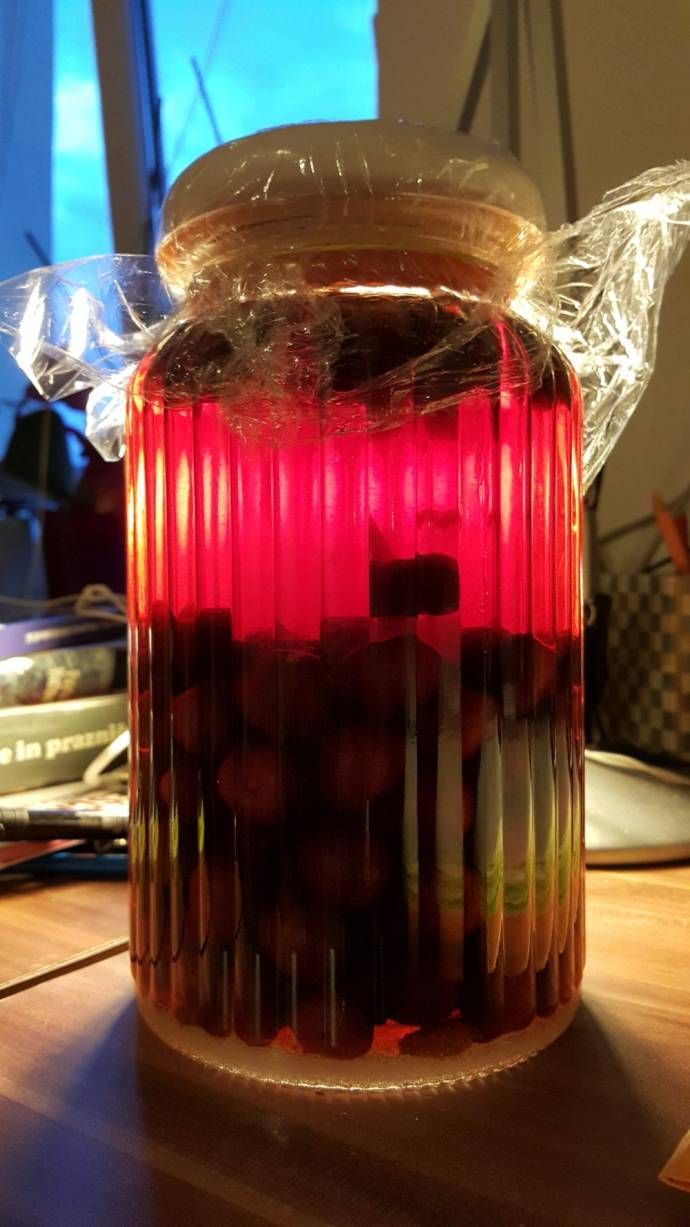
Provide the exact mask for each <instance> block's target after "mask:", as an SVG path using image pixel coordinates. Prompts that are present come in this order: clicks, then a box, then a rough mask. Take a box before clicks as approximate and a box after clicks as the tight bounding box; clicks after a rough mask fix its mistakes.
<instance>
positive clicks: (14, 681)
mask: <svg viewBox="0 0 690 1227" xmlns="http://www.w3.org/2000/svg"><path fill="white" fill-rule="evenodd" d="M126 683H127V645H126V643H125V641H124V640H122V639H121V640H119V641H113V642H110V643H100V644H82V645H81V646H80V647H74V648H57V649H51V650H50V651H49V652H33V653H32V654H31V655H21V656H9V657H7V658H6V659H5V660H0V708H2V707H12V706H14V705H16V704H24V703H25V704H33V703H56V702H59V701H61V700H63V699H73V698H80V697H82V696H83V697H86V696H87V695H96V694H106V693H107V692H108V691H109V690H122V689H124V687H125V686H126Z"/></svg>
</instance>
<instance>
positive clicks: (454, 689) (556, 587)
mask: <svg viewBox="0 0 690 1227" xmlns="http://www.w3.org/2000/svg"><path fill="white" fill-rule="evenodd" d="M341 306H342V309H343V311H344V312H346V322H347V329H346V330H345V332H344V333H343V336H344V338H347V339H346V340H345V339H344V340H343V341H342V346H341V350H339V351H338V353H337V354H336V356H335V357H334V358H333V356H332V363H331V372H330V374H331V389H332V391H333V393H334V394H335V393H336V392H339V391H342V390H343V389H345V390H347V391H351V390H352V388H353V387H356V385H357V383H358V382H359V381H362V382H363V384H364V387H365V388H366V378H367V371H363V370H360V369H359V367H358V366H357V363H359V364H360V366H361V363H362V354H367V353H368V354H372V355H375V363H376V371H375V372H374V373H375V374H380V373H381V371H384V372H385V371H386V370H389V369H394V368H397V367H400V366H401V365H402V364H403V361H404V360H407V359H408V358H409V353H408V352H407V351H405V352H403V350H404V346H405V345H406V344H407V345H409V340H410V335H411V333H414V335H415V336H416V337H417V347H418V350H419V351H420V352H427V350H430V351H434V352H437V351H438V348H439V346H440V345H441V344H442V342H443V338H444V336H446V334H447V331H448V328H449V324H448V321H447V320H446V319H445V317H444V316H443V313H442V312H441V311H439V308H438V306H436V305H435V304H433V303H426V304H425V303H424V302H423V301H421V302H418V303H415V304H414V321H413V322H414V327H412V325H411V323H410V320H411V318H412V317H411V315H410V312H411V306H410V304H408V303H405V302H404V301H400V302H397V303H391V302H390V301H387V302H386V303H385V311H383V308H382V312H383V313H382V315H381V320H382V321H383V322H382V323H381V324H380V326H379V325H378V324H377V311H376V303H372V302H371V301H368V302H367V303H366V305H365V306H361V309H360V308H358V305H357V304H356V303H355V302H354V301H352V300H351V301H349V302H348V303H347V304H341ZM395 319H397V320H398V323H399V327H398V328H397V329H396V328H394V327H392V326H391V323H392V322H393V323H394V322H395ZM183 340H184V344H182V342H175V340H174V339H173V341H172V342H169V343H168V344H169V347H170V348H169V351H165V350H164V351H163V354H161V355H158V356H157V357H156V361H155V362H154V363H152V364H151V366H150V368H149V370H148V372H147V374H146V376H145V377H144V378H143V380H142V381H141V384H140V387H139V391H138V393H137V394H136V395H135V396H134V397H133V399H132V405H131V407H130V425H129V439H128V471H129V489H130V532H131V550H130V600H131V620H132V740H133V746H134V752H133V795H134V809H133V825H132V840H131V849H132V850H131V865H132V892H131V901H132V954H133V960H134V964H133V965H134V969H135V976H136V978H137V981H138V985H139V989H140V991H141V993H142V994H144V995H146V994H148V995H149V996H150V998H151V1000H152V1001H153V1002H154V1003H155V1004H158V1005H159V1006H161V1007H162V1008H164V1009H168V1010H171V1011H172V1012H173V1013H174V1014H175V1015H176V1017H177V1018H178V1019H179V1020H180V1021H182V1022H186V1023H196V1024H198V1025H200V1026H202V1027H204V1028H206V1029H207V1030H209V1031H210V1032H212V1033H214V1034H220V1035H224V1034H235V1035H237V1036H238V1037H240V1038H241V1039H242V1040H244V1041H245V1042H246V1043H248V1044H252V1045H265V1044H270V1043H277V1044H280V1045H282V1046H284V1047H287V1048H289V1049H290V1050H291V1051H295V1052H307V1053H315V1054H321V1055H324V1054H329V1055H333V1056H339V1057H342V1058H348V1057H356V1056H361V1055H363V1054H365V1053H366V1052H368V1051H370V1050H372V1049H373V1050H375V1051H376V1050H378V1051H381V1052H387V1053H392V1052H400V1053H401V1054H406V1053H407V1054H415V1055H425V1054H426V1055H436V1056H446V1055H448V1054H449V1053H452V1052H462V1051H463V1050H464V1048H466V1047H467V1045H468V1043H470V1042H472V1040H476V1039H480V1040H485V1039H490V1038H492V1037H494V1036H496V1035H498V1034H500V1033H501V1032H502V1031H504V1030H511V1029H517V1028H521V1027H524V1026H526V1025H528V1023H529V1022H530V1021H531V1020H532V1019H533V1018H534V1017H535V1015H536V1014H537V1013H541V1014H542V1015H546V1014H549V1013H551V1012H553V1011H554V1010H555V1009H556V1008H557V1007H558V1004H559V1001H567V1000H568V999H569V997H570V996H571V994H572V992H573V991H574V989H575V987H576V985H577V983H578V982H579V978H580V974H581V967H582V896H581V874H582V865H581V856H580V844H581V813H580V806H581V789H580V770H581V715H580V696H581V688H580V622H579V588H578V582H579V580H578V566H579V558H578V548H577V544H578V543H577V532H578V525H579V519H578V515H579V504H578V501H577V499H578V494H577V490H574V489H573V486H572V474H573V471H574V470H575V471H576V470H577V455H578V446H579V444H578V430H579V426H578V419H577V412H578V411H577V404H576V402H575V400H574V399H573V397H572V395H571V392H570V386H569V383H568V380H567V377H566V375H565V373H564V371H563V370H562V369H561V368H560V366H559V365H558V363H557V362H556V363H555V365H554V366H553V367H552V368H551V369H550V371H549V373H548V374H547V375H545V376H543V378H542V379H541V382H539V381H537V386H536V387H535V388H534V390H533V391H532V393H531V394H529V395H528V394H527V392H526V391H525V390H524V384H525V383H526V382H528V381H527V380H525V381H523V384H522V385H520V386H521V387H522V390H515V388H514V367H515V363H516V362H517V361H523V362H527V359H526V358H525V357H524V353H525V349H524V345H523V344H522V340H521V336H520V334H519V333H518V331H517V330H516V329H515V326H514V325H511V324H509V323H506V322H505V321H502V322H497V323H495V324H494V325H492V326H491V327H490V328H489V327H487V333H486V337H485V338H484V340H483V341H481V342H480V341H475V342H474V343H473V347H472V348H471V351H470V348H469V347H468V348H467V350H466V351H461V352H456V351H455V350H452V349H451V350H450V351H448V352H446V354H445V359H444V364H443V366H442V368H441V369H438V361H437V360H436V359H434V361H433V362H431V361H430V362H427V363H426V366H425V365H424V363H421V364H419V363H418V364H417V367H416V368H415V367H414V366H412V367H411V368H410V373H409V375H408V377H407V378H408V383H409V387H408V393H409V395H408V398H407V399H408V402H409V410H406V411H405V412H404V413H403V414H402V415H401V417H400V420H399V421H398V422H397V424H396V425H392V426H390V427H389V428H388V429H387V430H382V431H374V432H370V431H368V430H360V431H356V430H354V431H352V432H350V433H346V434H342V435H337V434H334V435H329V434H328V433H327V432H325V431H324V432H322V434H321V435H320V437H318V438H316V439H314V438H311V439H308V440H307V441H306V442H300V441H299V440H297V441H292V442H289V443H286V444H285V445H284V446H283V445H280V444H277V443H276V441H275V440H274V439H272V440H265V441H264V440H262V439H261V438H260V437H257V438H251V439H243V438H241V437H239V435H238V433H237V431H236V430H235V428H234V426H233V425H232V422H231V421H230V420H229V419H228V415H227V412H226V411H225V409H224V408H223V407H222V406H219V404H218V403H217V401H215V400H213V399H212V398H211V397H210V396H209V397H204V396H203V395H202V394H201V393H200V392H199V389H198V388H197V393H196V395H195V396H194V397H191V396H190V399H189V401H186V402H185V401H184V400H183V399H181V398H180V395H179V389H180V386H181V385H182V386H184V379H183V376H184V374H185V372H187V374H189V363H190V361H193V356H194V352H195V346H194V345H190V343H189V336H186V337H185V338H183ZM198 340H199V339H198V338H197V342H198ZM480 344H483V346H484V352H483V366H482V369H486V365H487V360H488V359H487V355H488V357H489V358H491V360H492V361H493V362H494V366H495V370H496V387H497V391H496V392H491V393H490V392H489V391H486V390H484V389H483V387H482V381H481V379H480V378H478V379H477V387H476V389H475V390H472V391H471V394H468V393H467V389H468V387H470V386H471V383H472V369H473V364H476V363H477V353H478V349H477V347H478V345H480ZM176 345H177V349H176V348H175V346H176ZM185 346H186V347H187V348H186V349H185ZM196 348H197V352H198V348H199V347H198V344H197V347H196ZM520 355H523V357H522V358H520ZM373 361H374V359H372V362H373ZM171 372H172V374H171ZM370 374H371V372H369V375H370ZM173 375H174V380H173ZM441 380H443V381H444V383H443V395H444V398H447V396H448V390H449V388H452V386H453V382H454V381H455V382H456V383H457V384H458V386H462V389H463V391H464V393H465V395H464V396H463V397H462V399H461V398H458V402H457V404H455V405H451V407H450V408H449V407H448V406H447V403H444V407H443V408H442V409H439V410H438V411H437V412H434V413H429V414H426V415H421V416H420V414H419V413H418V412H417V411H416V410H415V407H414V406H415V403H427V402H428V400H429V396H430V393H429V385H430V383H433V386H434V387H435V388H436V389H437V388H438V386H439V384H440V382H441ZM171 381H172V382H174V387H175V396H174V398H173V399H172V400H171V401H170V403H169V404H168V405H166V390H167V391H169V390H170V387H171V386H172V383H171ZM502 381H503V382H502ZM192 382H193V381H191V379H190V386H191V383H192ZM399 392H400V389H399V387H397V388H396V395H398V396H399ZM363 400H364V402H365V410H366V398H365V393H363ZM161 406H162V411H161ZM380 409H381V397H380V394H379V397H378V400H377V409H376V411H377V412H379V411H380ZM319 412H320V413H321V414H322V415H327V412H328V397H327V396H326V398H325V400H324V402H323V404H322V405H321V408H320V410H319Z"/></svg>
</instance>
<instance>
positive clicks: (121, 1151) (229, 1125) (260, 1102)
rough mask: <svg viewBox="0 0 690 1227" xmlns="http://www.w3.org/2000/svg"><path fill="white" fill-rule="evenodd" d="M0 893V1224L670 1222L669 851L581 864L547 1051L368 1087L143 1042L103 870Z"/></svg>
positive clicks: (675, 1220)
mask: <svg viewBox="0 0 690 1227" xmlns="http://www.w3.org/2000/svg"><path fill="white" fill-rule="evenodd" d="M0 908H1V909H2V915H3V916H4V920H5V934H7V932H8V925H9V930H10V940H16V931H17V928H18V926H20V927H23V926H26V932H25V936H24V944H23V948H22V950H21V952H20V962H21V963H22V966H23V968H24V971H23V973H22V971H21V968H19V969H18V966H17V959H16V958H14V957H13V959H12V960H10V959H9V957H8V951H7V950H5V951H4V952H3V955H2V960H3V961H0V997H1V995H2V992H3V989H2V983H3V978H4V983H5V984H6V983H7V981H8V980H9V979H14V983H13V984H12V986H11V987H12V992H11V995H6V996H4V997H2V998H1V999H0V1051H1V1052H2V1060H1V1061H0V1223H2V1225H3V1227H19V1225H21V1227H44V1225H48V1224H50V1225H51V1227H82V1225H86V1224H88V1225H91V1224H94V1225H95V1227H121V1225H127V1227H138V1225H139V1224H141V1225H142V1227H149V1225H154V1224H155V1225H158V1224H175V1225H177V1224H180V1225H182V1227H189V1225H194V1224H202V1223H203V1224H210V1225H211V1227H217V1225H224V1224H232V1225H233V1227H235V1225H243V1224H247V1225H250V1224H251V1225H254V1224H267V1223H268V1224H280V1225H287V1224H290V1225H292V1224H295V1225H296V1227H312V1225H314V1227H316V1225H318V1227H325V1225H326V1224H337V1225H339V1227H340V1225H342V1227H358V1225H359V1224H362V1225H364V1224H367V1225H368V1224H375V1225H376V1227H379V1225H384V1227H385V1225H387V1224H393V1223H395V1224H396V1227H397V1225H401V1227H404V1225H412V1224H415V1225H416V1224H422V1225H423V1227H427V1224H428V1225H434V1224H453V1225H454V1224H465V1223H468V1224H472V1225H478V1227H482V1225H483V1224H490V1225H491V1227H501V1225H503V1224H509V1225H511V1227H512V1225H514V1227H518V1225H523V1227H531V1225H533V1224H534V1225H539V1227H546V1225H549V1227H552V1225H557V1227H569V1225H570V1224H572V1225H573V1227H575V1225H576V1224H577V1227H582V1225H583V1224H584V1225H587V1227H591V1225H593V1224H597V1225H598V1224H604V1225H606V1227H616V1225H617V1224H621V1225H623V1224H624V1225H625V1227H635V1225H637V1224H639V1225H640V1227H665V1225H667V1224H678V1225H679V1227H680V1225H681V1224H683V1225H684V1227H687V1224H688V1223H690V1197H688V1196H686V1195H684V1194H682V1193H679V1192H675V1191H673V1190H672V1189H669V1188H667V1187H665V1186H664V1185H662V1184H660V1183H659V1181H658V1179H657V1175H658V1172H659V1170H660V1168H661V1167H662V1165H663V1163H664V1162H665V1160H666V1159H667V1158H668V1156H669V1155H670V1153H671V1151H672V1150H673V1148H674V1147H675V1145H676V1143H677V1142H678V1141H679V1139H680V1136H681V1135H682V1133H683V1132H684V1131H685V1129H686V1128H687V1127H688V1126H689V1125H690V1094H689V1091H690V1051H689V1049H690V1041H689V1028H688V1020H689V1019H690V976H689V974H688V961H689V957H690V867H673V868H664V869H654V870H620V871H616V872H604V871H601V870H598V871H590V874H589V912H588V915H589V924H588V934H589V936H588V941H589V952H588V967H587V979H586V992H585V996H584V1002H583V1005H582V1006H581V1008H580V1011H579V1013H578V1015H577V1016H576V1019H575V1022H574V1023H573V1025H572V1027H571V1028H570V1030H569V1031H568V1032H567V1033H566V1034H565V1035H564V1036H562V1037H561V1039H560V1040H558V1041H557V1042H556V1043H555V1044H554V1045H553V1046H552V1047H551V1048H549V1049H547V1050H546V1051H545V1052H543V1053H542V1054H541V1055H539V1056H537V1057H535V1058H533V1059H532V1060H530V1061H527V1062H526V1063H524V1064H523V1065H521V1066H519V1067H517V1068H516V1069H514V1070H511V1071H508V1072H507V1073H503V1074H498V1075H494V1076H493V1077H491V1078H488V1079H485V1080H484V1081H481V1082H478V1083H475V1084H472V1085H469V1086H464V1087H459V1088H458V1089H456V1090H450V1091H449V1090H445V1091H443V1092H435V1093H433V1094H416V1093H413V1094H410V1093H407V1094H405V1095H392V1094H391V1095H382V1096H373V1097H371V1098H368V1099H362V1098H352V1097H347V1096H345V1095H341V1094H306V1093H302V1094H297V1093H295V1092H287V1091H271V1090H266V1089H257V1088H255V1087H253V1086H252V1085H250V1084H240V1083H237V1082H230V1081H228V1080H226V1079H224V1078H222V1077H218V1076H214V1075H211V1074H208V1073H206V1074H200V1073H199V1072H198V1071H197V1069H196V1068H195V1067H192V1066H190V1065H189V1064H188V1063H186V1062H185V1061H183V1060H182V1058H180V1057H177V1056H175V1055H174V1054H172V1053H170V1052H168V1051H167V1050H165V1049H164V1048H162V1047H161V1046H160V1045H159V1044H158V1043H157V1042H156V1041H154V1040H153V1038H152V1037H151V1036H150V1035H149V1034H148V1033H147V1032H146V1031H145V1030H144V1029H142V1028H140V1027H139V1026H138V1024H137V1019H136V1014H135V1010H134V1007H133V1004H132V996H131V987H130V979H129V969H128V960H127V956H126V954H113V955H111V956H110V957H103V955H104V947H105V943H108V942H116V941H117V940H118V939H120V938H121V937H122V936H123V935H124V932H125V928H126V899H125V887H124V885H123V884H121V883H89V884H85V883H74V884H64V885H60V886H58V885H50V886H43V887H41V888H27V887H26V886H18V887H17V890H16V891H13V890H12V889H10V886H9V885H6V886H5V888H4V889H3V891H2V892H1V893H0ZM94 946H95V947H96V949H95V950H93V951H92V953H91V954H90V955H88V956H87V959H88V961H87V962H86V965H85V966H81V967H77V968H76V969H70V968H69V967H68V966H66V965H65V964H64V962H63V963H62V965H61V966H59V967H58V968H57V970H56V967H55V965H56V964H60V962H61V960H64V959H65V957H72V956H73V955H74V952H75V951H77V950H85V949H87V948H91V947H94ZM105 953H107V950H105ZM51 965H53V966H52V971H51ZM39 967H40V968H43V970H42V971H41V970H39V971H37V970H36V969H37V968H39ZM18 975H19V976H20V979H19V980H17V976H18ZM22 975H23V976H24V979H23V980H22V978H21V976H22Z"/></svg>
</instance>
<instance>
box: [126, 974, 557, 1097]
mask: <svg viewBox="0 0 690 1227" xmlns="http://www.w3.org/2000/svg"><path fill="white" fill-rule="evenodd" d="M579 1003H580V994H579V990H578V991H577V992H576V993H574V994H573V996H572V998H571V999H570V1001H568V1002H567V1003H566V1004H564V1005H560V1006H558V1008H557V1009H556V1010H555V1012H554V1013H553V1014H552V1015H551V1016H550V1017H549V1018H536V1019H535V1020H534V1021H533V1022H532V1023H530V1025H529V1026H528V1027H525V1029H524V1030H523V1031H512V1032H508V1033H506V1034H505V1035H501V1036H499V1037H498V1039H495V1040H491V1041H489V1042H487V1043H473V1044H470V1046H469V1047H468V1048H465V1049H464V1050H463V1051H462V1052H458V1053H455V1054H453V1055H452V1056H443V1057H437V1056H434V1057H427V1056H416V1055H415V1056H411V1055H409V1056H408V1055H396V1056H386V1055H382V1054H381V1053H369V1054H368V1055H367V1056H363V1057H357V1058H355V1059H353V1060H351V1061H342V1060H336V1059H335V1058H332V1057H321V1056H307V1055H302V1054H299V1053H291V1052H286V1051H284V1050H283V1049H281V1048H278V1047H274V1046H270V1047H253V1046H251V1045H248V1044H245V1043H244V1042H243V1041H242V1040H240V1039H237V1037H236V1036H233V1035H229V1036H215V1035H209V1033H208V1032H207V1031H204V1030H202V1028H201V1027H196V1026H191V1025H185V1024H182V1023H179V1022H178V1021H177V1019H175V1018H174V1017H173V1016H172V1014H170V1013H169V1012H168V1011H166V1010H162V1009H159V1008H158V1006H155V1005H153V1004H152V1003H151V1002H150V1001H147V1000H146V999H145V998H142V997H138V998H137V1004H138V1009H139V1015H140V1017H141V1018H142V1020H143V1021H144V1022H145V1023H146V1025H147V1026H148V1027H149V1029H150V1030H151V1031H152V1032H153V1033H154V1035H156V1036H157V1037H158V1039H160V1040H162V1042H163V1043H164V1044H167V1045H168V1046H169V1047H171V1048H174V1049H175V1050H176V1051H178V1052H180V1053H182V1054H183V1055H184V1056H186V1057H190V1058H191V1059H192V1060H195V1061H200V1062H201V1063H202V1064H204V1065H207V1066H211V1067H213V1068H215V1069H219V1070H223V1071H225V1072H226V1073H228V1074H232V1075H234V1076H236V1077H241V1078H252V1079H254V1080H255V1081H259V1082H264V1083H273V1084H275V1085H281V1086H292V1087H304V1088H307V1089H313V1090H341V1091H365V1092H366V1091H396V1090H403V1089H405V1088H417V1089H422V1088H424V1087H434V1086H443V1085H447V1084H451V1083H454V1082H468V1081H470V1080H471V1079H473V1078H482V1077H486V1076H487V1075H488V1074H492V1073H496V1072H498V1070H501V1069H507V1068H509V1067H510V1066H511V1065H517V1064H518V1063H519V1062H520V1061H524V1060H526V1058H527V1057H530V1056H533V1055H534V1053H536V1052H539V1051H540V1050H541V1049H542V1048H546V1047H547V1046H548V1045H549V1044H551V1043H552V1042H553V1040H555V1039H557V1038H558V1036H559V1035H561V1034H562V1032H563V1031H565V1029H566V1028H567V1027H568V1025H569V1024H570V1022H571V1021H572V1019H573V1016H574V1015H575V1012H576V1010H577V1007H578V1005H579Z"/></svg>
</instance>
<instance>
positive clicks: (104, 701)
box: [0, 691, 127, 794]
mask: <svg viewBox="0 0 690 1227" xmlns="http://www.w3.org/2000/svg"><path fill="white" fill-rule="evenodd" d="M126 728H127V692H126V691H118V692H115V693H112V694H106V695H98V696H96V697H94V698H89V699H66V700H64V701H62V702H59V703H38V704H36V705H34V706H31V707H26V706H24V707H5V708H0V794H2V793H17V792H23V791H25V790H26V789H29V788H43V787H47V786H48V785H51V784H60V783H62V782H63V781H66V780H78V779H80V778H81V776H82V775H83V774H84V771H85V770H86V768H87V767H88V765H89V763H90V762H91V761H92V759H94V758H95V757H96V755H97V754H98V753H99V751H100V750H102V749H103V747H104V746H106V745H108V744H109V743H110V742H111V741H112V740H113V739H114V738H115V737H117V736H118V734H119V733H122V732H124V730H125V729H126Z"/></svg>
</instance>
